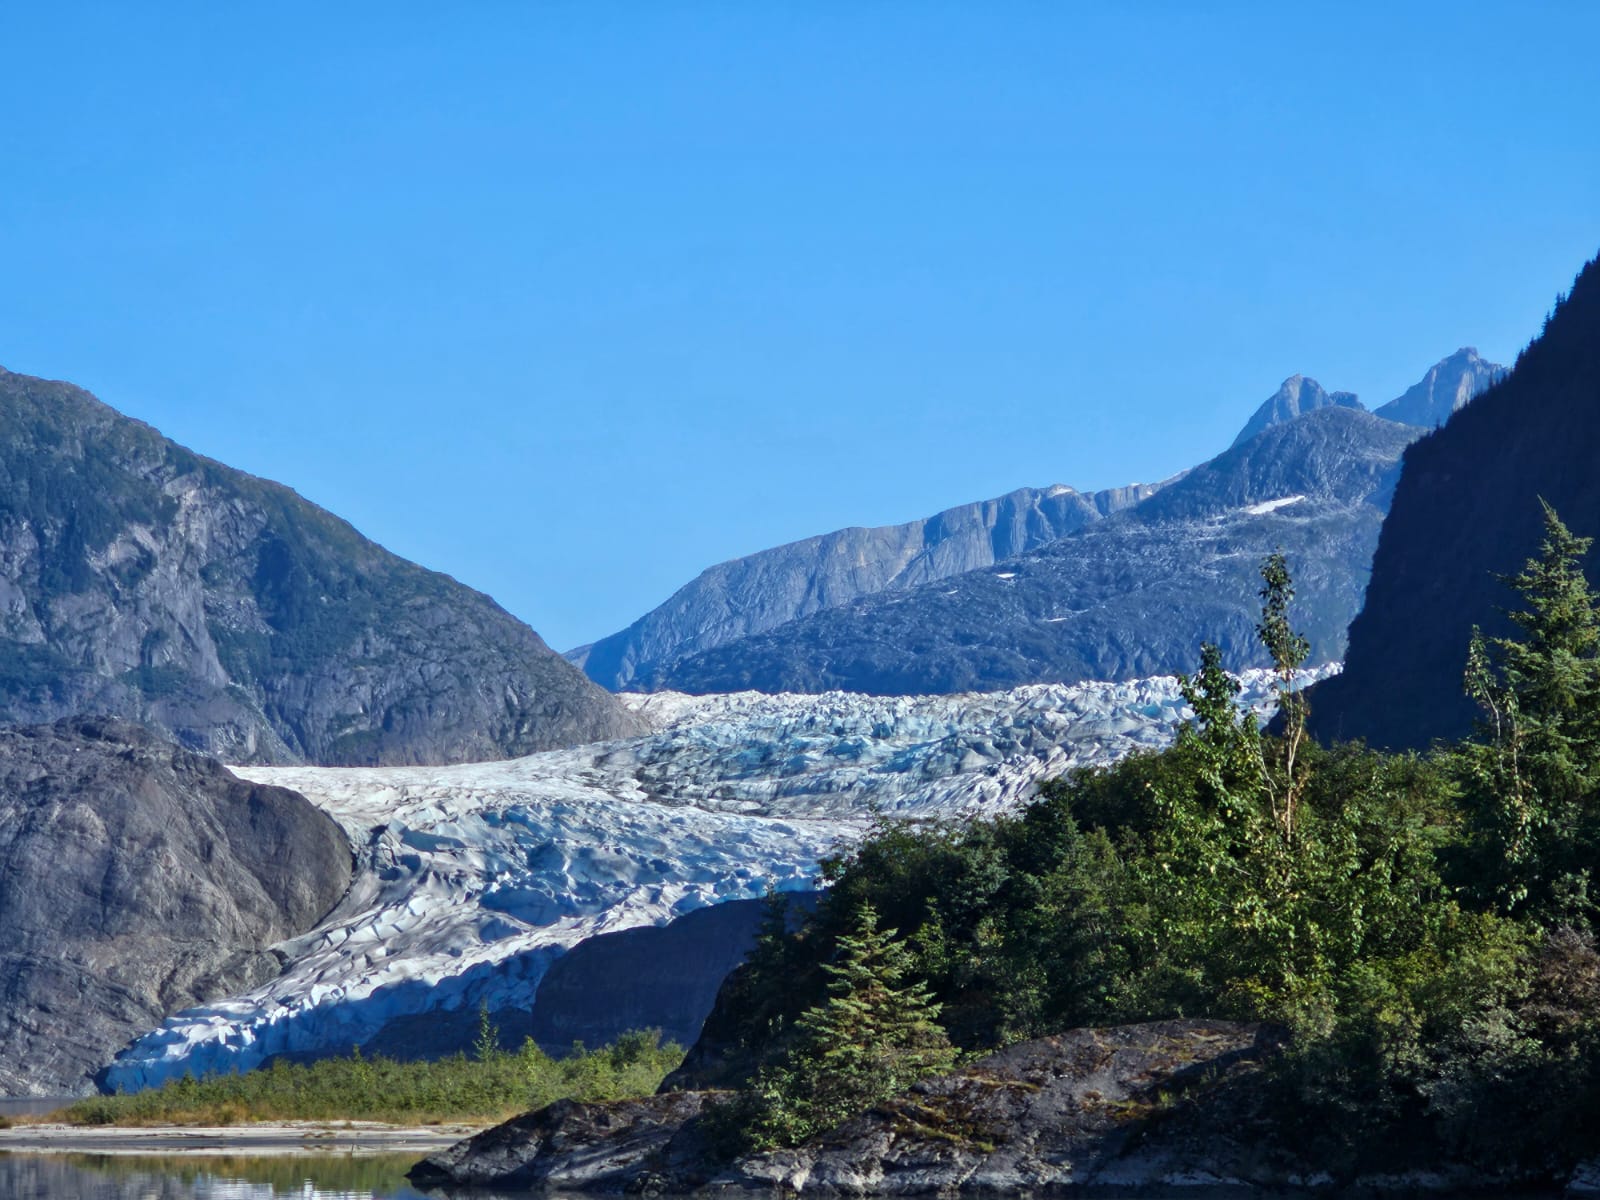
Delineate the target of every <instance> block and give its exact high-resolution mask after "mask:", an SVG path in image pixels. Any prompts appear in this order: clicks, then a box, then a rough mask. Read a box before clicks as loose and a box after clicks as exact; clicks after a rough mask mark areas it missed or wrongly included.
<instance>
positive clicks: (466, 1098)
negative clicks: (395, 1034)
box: [58, 1012, 683, 1125]
mask: <svg viewBox="0 0 1600 1200" xmlns="http://www.w3.org/2000/svg"><path fill="white" fill-rule="evenodd" d="M485 1031H487V1040H486V1039H485ZM493 1035H494V1029H493V1026H491V1025H488V1014H487V1012H485V1013H484V1014H483V1017H482V1024H481V1025H480V1038H479V1041H478V1043H477V1044H476V1045H475V1046H474V1049H473V1055H472V1057H470V1058H469V1057H467V1056H466V1055H461V1054H457V1055H454V1056H452V1057H450V1058H443V1059H437V1060H435V1061H432V1062H406V1063H402V1062H396V1061H394V1060H393V1059H388V1058H364V1057H363V1056H362V1054H361V1051H360V1050H359V1049H356V1050H355V1051H353V1052H352V1054H351V1056H350V1057H349V1058H329V1059H322V1060H320V1061H318V1062H314V1063H310V1064H307V1065H298V1064H292V1063H287V1062H284V1061H283V1060H281V1059H280V1060H278V1061H276V1062H274V1063H273V1064H272V1065H271V1066H269V1067H265V1068H262V1069H260V1070H256V1071H249V1072H246V1073H244V1074H235V1075H214V1076H211V1077H209V1078H206V1079H203V1080H196V1079H194V1078H193V1077H192V1076H189V1075H185V1076H184V1077H183V1078H182V1079H177V1080H173V1081H171V1082H169V1083H167V1084H164V1085H163V1086H162V1087H159V1088H152V1089H150V1090H148V1091H143V1092H136V1093H134V1094H132V1095H117V1096H93V1097H90V1098H89V1099H86V1100H79V1101H77V1102H76V1103H74V1104H71V1105H69V1106H68V1107H66V1108H65V1109H63V1110H62V1111H61V1113H60V1114H58V1116H59V1117H60V1119H62V1120H65V1121H69V1122H72V1123H74V1124H80V1125H155V1124H177V1125H212V1124H222V1125H228V1124H234V1123H236V1122H239V1121H290V1120H293V1121H301V1120H373V1121H391V1122H396V1123H407V1124H423V1123H432V1122H439V1121H484V1122H488V1121H497V1120H503V1119H505V1118H507V1117H510V1116H512V1115H514V1114H516V1113H520V1112H525V1111H527V1110H528V1109H532V1108H541V1107H543V1106H544V1105H546V1104H550V1103H552V1102H554V1101H556V1100H560V1099H565V1098H569V1097H570V1098H573V1099H577V1100H617V1099H622V1098H625V1097H633V1096H646V1095H649V1094H650V1093H652V1092H654V1091H655V1089H656V1088H657V1087H658V1086H659V1085H660V1083H661V1080H662V1079H663V1078H665V1077H666V1075H667V1073H668V1072H669V1071H671V1070H673V1069H674V1068H675V1067H677V1065H678V1064H679V1063H680V1062H682V1061H683V1047H681V1046H678V1045H675V1044H673V1043H671V1042H669V1043H667V1044H666V1045H664V1046H663V1045H660V1044H659V1037H658V1035H657V1034H655V1033H653V1032H640V1033H627V1034H624V1035H622V1037H620V1038H618V1039H617V1041H616V1043H615V1044H614V1045H612V1046H610V1047H606V1048H603V1049H599V1050H585V1049H583V1047H582V1046H574V1047H573V1052H572V1053H571V1054H569V1055H568V1056H566V1057H565V1058H560V1059H556V1058H552V1057H550V1056H549V1055H547V1054H545V1053H544V1052H543V1051H542V1050H540V1049H539V1047H538V1046H537V1045H536V1044H535V1043H534V1042H533V1041H532V1039H529V1040H528V1041H526V1042H524V1043H523V1046H522V1048H521V1049H520V1050H517V1051H505V1050H501V1049H499V1048H498V1046H497V1045H496V1044H495V1043H494V1041H493Z"/></svg>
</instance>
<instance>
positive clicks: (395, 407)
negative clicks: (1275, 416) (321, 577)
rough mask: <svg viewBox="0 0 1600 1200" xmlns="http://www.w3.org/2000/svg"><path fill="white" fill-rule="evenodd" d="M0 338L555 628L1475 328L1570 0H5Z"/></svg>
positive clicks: (1538, 166)
mask: <svg viewBox="0 0 1600 1200" xmlns="http://www.w3.org/2000/svg"><path fill="white" fill-rule="evenodd" d="M0 46H3V47H4V60H3V61H4V66H3V68H0V170H3V176H0V185H3V186H0V264H3V269H4V285H3V287H0V364H4V365H5V366H7V367H9V368H11V369H12V370H17V371H24V372H28V373H31V374H38V375H46V376H51V377H55V378H66V379H71V380H73V381H75V382H78V383H81V384H83V385H84V386H86V387H88V388H90V389H91V390H93V391H94V392H96V393H97V394H98V395H100V396H101V397H102V398H103V399H104V400H106V401H107V402H109V403H111V404H113V405H115V406H116V407H118V408H120V409H122V410H123V411H124V412H127V413H130V414H132V415H135V416H138V417H140V418H142V419H144V420H147V421H150V422H151V423H153V424H154V425H156V426H158V427H159V428H160V429H162V430H163V431H164V432H165V433H167V434H168V435H169V436H172V437H174V438H176V439H177V440H178V441H181V442H184V443H186V444H188V445H190V446H192V447H193V448H195V449H196V450H199V451H201V452H203V453H206V454H209V455H212V456H214V457H216V458H220V459H222V460H224V461H226V462H229V463H232V464H234V465H236V466H239V467H242V468H245V469H247V470H250V471H253V472H256V473H258V474H262V475H267V476H271V477H273V478H276V479H280V480H282V481H284V482H286V483H288V484H290V485H292V486H294V487H295V488H297V489H298V490H299V491H301V492H302V493H303V494H304V495H306V496H308V497H310V498H311V499H313V500H315V501H317V502H318V503H320V504H323V505H325V506H327V507H328V508H330V509H332V510H334V511H335V512H337V513H339V514H341V515H343V516H345V517H347V518H348V519H350V520H351V521H353V522H354V523H355V525H356V526H357V527H358V528H360V529H361V530H362V531H363V532H365V533H367V534H368V535H369V536H372V537H374V538H376V539H377V540H378V541H380V542H382V543H384V544H385V545H387V546H389V547H390V548H391V549H393V550H395V551H397V552H399V553H401V554H404V555H406V556H407V557H410V558H414V559H416V560H418V561H420V562H422V563H425V564H427V565H429V566H432V567H437V568H439V569H441V570H445V571H448V572H450V573H451V574H453V575H455V576H456V577H458V578H460V579H462V580H463V581H465V582H467V583H470V584H472V585H473V586H475V587H478V588H481V589H483V590H485V591H487V592H489V593H491V594H492V595H494V596H495V597H496V598H497V599H499V600H500V601H501V602H502V603H503V604H504V605H505V606H506V607H507V608H509V609H511V610H512V611H513V612H515V613H516V614H517V615H519V616H521V617H523V618H524V619H526V620H527V621H529V622H530V623H531V624H532V625H533V626H534V627H535V628H537V629H538V630H540V632H541V633H543V634H544V635H545V636H546V638H547V640H549V641H550V642H551V643H552V644H554V645H555V646H557V647H558V648H566V647H569V646H572V645H575V644H577V643H579V642H582V641H586V640H589V639H592V638H594V637H596V636H599V635H602V634H605V633H608V632H610V631H612V630H614V629H616V628H619V627H620V626H622V625H624V624H626V623H627V622H628V621H630V620H632V619H633V618H634V617H636V616H638V615H640V614H641V613H642V612H644V611H645V610H647V609H648V608H650V607H652V606H653V605H654V604H656V603H657V602H659V601H660V600H661V599H663V598H665V596H666V595H667V594H669V593H670V592H671V591H672V590H673V589H674V588H675V587H677V586H678V585H679V584H681V583H683V582H684V581H686V580H687V579H689V578H690V577H691V576H693V575H694V574H695V573H696V572H697V571H698V570H700V569H701V568H702V567H704V566H706V565H709V564H710V563H712V562H715V561H718V560H721V559H724V558H728V557H732V556H734V555H738V554H741V553H747V552H749V551H753V550H757V549H760V548H762V547H765V546H769V545H773V544H775V543H778V542H782V541H786V540H790V539H793V538H796V537H801V536H804V535H807V534H810V533H817V532H822V531H825V530H828V529H831V528H836V527H838V526H841V525H850V524H878V523H884V522H892V521H900V520H906V519H909V518H912V517H916V516H921V515H925V514H927V513H930V512H934V511H936V510H938V509H940V508H943V507H946V506H948V505H951V504H955V503H959V502H963V501H966V500H972V499H978V498H980V497H986V496H991V495H996V494H999V493H1001V492H1005V491H1008V490H1010V489H1011V488H1014V487H1018V486H1022V485H1028V484H1034V485H1042V484H1048V483H1054V482H1063V483H1070V484H1073V485H1075V486H1079V487H1085V488H1089V487H1098V486H1105V485H1110V484H1119V483H1126V482H1128V481H1130V480H1134V479H1146V480H1147V479H1154V478H1157V477H1161V476H1164V475H1167V474H1169V473H1171V472H1173V471H1175V470H1178V469H1180V468H1182V467H1185V466H1189V465H1191V464H1193V463H1195V462H1197V461H1199V460H1201V459H1203V458H1205V457H1208V456H1209V455H1210V454H1212V453H1214V452H1216V451H1217V450H1219V449H1221V448H1222V447H1224V446H1226V445H1227V443H1228V441H1229V440H1230V439H1231V438H1232V436H1233V433H1234V432H1235V430H1236V429H1237V427H1238V426H1239V425H1240V424H1242V423H1243V421H1244V420H1245V418H1246V417H1247V416H1248V414H1249V412H1250V411H1251V409H1252V408H1253V407H1254V406H1255V405H1256V404H1257V403H1259V402H1260V401H1261V400H1262V399H1264V398H1265V397H1266V396H1267V395H1268V394H1270V393H1271V392H1272V391H1273V389H1274V388H1275V387H1276V386H1277V384H1278V382H1279V381H1280V380H1281V379H1282V378H1283V377H1285V376H1287V375H1289V374H1292V373H1294V372H1296V371H1300V372H1304V373H1306V374H1310V375H1314V376H1315V377H1316V378H1318V379H1319V380H1321V381H1322V383H1323V384H1324V385H1326V386H1328V387H1330V388H1344V389H1348V390H1353V391H1357V392H1359V393H1360V394H1361V395H1362V397H1363V398H1364V399H1366V400H1367V401H1368V402H1369V403H1379V402H1382V401H1384V400H1388V399H1390V398H1392V397H1393V396H1395V395H1397V394H1399V392H1400V391H1402V390H1403V389H1404V388H1405V387H1406V386H1407V385H1408V384H1409V383H1411V382H1412V381H1413V380H1414V379H1415V378H1417V377H1418V376H1419V375H1420V374H1421V372H1422V371H1423V369H1424V368H1425V367H1426V366H1427V365H1428V364H1429V363H1431V362H1432V361H1433V360H1435V359H1437V358H1439V357H1442V356H1443V355H1445V354H1447V353H1449V352H1450V351H1452V350H1454V349H1455V348H1456V347H1457V346H1459V345H1463V344H1476V345H1477V346H1478V347H1479V348H1480V349H1481V350H1482V351H1483V352H1484V353H1485V354H1486V355H1489V356H1491V357H1495V358H1499V359H1502V360H1508V359H1509V358H1510V357H1511V356H1512V355H1514V354H1515V352H1516V350H1517V349H1518V347H1519V346H1520V345H1521V344H1522V343H1524V342H1525V341H1526V340H1527V339H1528V337H1529V336H1531V334H1532V333H1533V332H1534V331H1535V330H1536V329H1537V326H1538V323H1539V321H1540V319H1541V317H1542V316H1543V314H1544V313H1545V311H1546V310H1547V309H1548V308H1549V306H1550V303H1551V301H1552V299H1553V298H1554V296H1555V294H1556V292H1557V291H1558V290H1561V289H1564V288H1565V287H1566V286H1567V284H1568V283H1569V282H1570V281H1571V278H1572V276H1573V274H1574V273H1575V272H1576V270H1577V269H1578V267H1579V266H1580V264H1581V263H1582V261H1583V260H1584V259H1585V258H1587V257H1589V256H1591V255H1593V254H1594V253H1595V252H1596V251H1597V250H1600V133H1597V129H1600V124H1597V118H1600V70H1596V66H1595V57H1594V56H1595V53H1596V47H1597V46H1600V5H1595V4H1589V3H1571V4H1534V5H1513V4H1509V3H1508V4H1501V5H1494V6H1477V5H1471V4H1461V3H1449V4H1437V5H1426V4H1395V3H1385V4H1376V3H1374V4H1354V5H1352V4H1348V3H1346V4H1330V5H1325V6H1311V5H1268V4H1265V3H1251V4H1239V5H1226V4H1191V3H1171V4H1154V3H1152V4H1143V5H1139V4H1127V5H1123V4H1116V5H1113V4H1110V3H1107V4H1102V5H1095V6H1092V7H1091V6H1088V5H1082V6H1077V5H1070V4H1066V3H1040V4H1007V3H976V2H972V3H964V4H940V3H933V2H930V0H905V2H902V3H893V2H876V3H856V2H851V3H844V2H837V3H827V2H812V3H805V4H801V3H795V4H781V3H747V2H745V0H729V2H727V3H718V2H712V0H706V2H703V3H685V4H675V3H645V2H644V0H637V2H634V3H602V2H597V0H583V2H581V3H572V4H558V3H546V4H532V3H516V4H511V3H505V4H494V3H477V4H465V5H456V4H438V3H429V4H407V3H383V4H376V3H374V4H333V5H329V4H315V5H310V4H307V5H298V4H279V5H260V6H239V5H218V4H195V5H193V6H187V5H180V4H163V3H154V4H148V5H141V4H123V3H117V4H107V5H104V6H89V5H74V4H70V3H61V4H51V5H44V4H27V5H23V4H14V5H7V6H5V8H4V9H3V10H0Z"/></svg>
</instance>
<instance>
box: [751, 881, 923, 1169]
mask: <svg viewBox="0 0 1600 1200" xmlns="http://www.w3.org/2000/svg"><path fill="white" fill-rule="evenodd" d="M894 938H895V931H894V930H880V929H879V928H878V916H877V913H876V912H875V911H874V910H873V908H872V906H871V905H870V904H868V905H863V906H862V908H861V909H860V911H859V914H858V917H857V924H856V927H855V929H854V931H853V932H852V933H850V934H848V935H846V936H844V937H841V938H840V939H839V949H840V961H839V962H838V963H836V964H835V963H827V964H825V965H824V967H823V969H824V970H825V971H826V972H827V973H828V974H829V975H830V976H831V977H832V982H831V983H830V984H829V988H828V990H829V993H830V994H829V996H828V999H827V1000H826V1001H824V1002H823V1003H822V1004H819V1005H816V1006H814V1007H812V1008H809V1009H807V1010H806V1011H805V1012H804V1013H802V1014H801V1016H800V1019H799V1021H798V1022H797V1026H798V1036H797V1037H796V1040H795V1041H794V1043H793V1045H792V1046H791V1048H790V1052H789V1055H788V1058H787V1061H785V1062H784V1063H782V1064H781V1065H775V1066H771V1067H767V1068H763V1069H762V1070H761V1071H760V1072H759V1073H758V1074H757V1075H756V1078H755V1080H754V1081H753V1082H752V1084H751V1087H750V1091H749V1097H748V1100H747V1105H748V1115H747V1120H746V1128H747V1131H748V1137H749V1140H750V1143H751V1144H752V1145H754V1146H758V1147H763V1148H765V1147H771V1146H792V1145H796V1144H798V1143H799V1142H802V1141H804V1140H805V1139H806V1138H807V1137H810V1136H811V1135H812V1134H814V1133H816V1132H818V1131H820V1130H823V1129H831V1128H832V1127H834V1126H835V1125H838V1124H839V1123H840V1122H842V1121H845V1120H847V1119H849V1118H850V1117H852V1116H854V1115H855V1114H857V1113H859V1112H863V1111H865V1110H866V1109H868V1108H870V1107H871V1106H872V1105H873V1104H876V1103H877V1102H878V1101H880V1100H884V1099H886V1098H888V1097H889V1096H893V1095H895V1094H896V1093H897V1092H900V1091H902V1090H904V1089H905V1088H907V1087H909V1086H910V1085H911V1084H913V1083H915V1082H916V1081H917V1080H918V1079H921V1078H923V1077H924V1076H926V1075H931V1074H936V1073H938V1072H939V1071H942V1070H947V1069H949V1067H950V1066H951V1065H952V1064H953V1063H954V1062H955V1049H954V1048H953V1047H952V1046H951V1045H950V1041H949V1039H948V1038H947V1037H946V1036H945V1033H944V1030H943V1029H941V1028H940V1027H939V1025H938V1024H937V1018H938V1016H939V1006H938V1005H937V1004H935V1003H934V1002H933V999H932V996H931V995H930V993H929V992H928V989H927V987H926V985H925V984H922V983H920V982H911V981H909V980H908V976H909V974H910V968H911V955H910V953H909V951H908V950H907V948H906V947H905V945H904V944H903V943H900V942H897V941H895V940H894Z"/></svg>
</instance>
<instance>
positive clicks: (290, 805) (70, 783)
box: [0, 718, 351, 1095]
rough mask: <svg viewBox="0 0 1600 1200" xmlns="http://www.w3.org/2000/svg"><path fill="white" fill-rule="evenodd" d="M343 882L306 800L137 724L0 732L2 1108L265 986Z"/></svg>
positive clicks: (327, 833) (74, 723) (67, 1084)
mask: <svg viewBox="0 0 1600 1200" xmlns="http://www.w3.org/2000/svg"><path fill="white" fill-rule="evenodd" d="M350 875H351V856H350V849H349V844H348V843H347V842H346V840H345V838H344V835H343V834H342V833H341V832H340V830H339V827H338V826H337V825H335V824H334V822H333V821H331V820H330V819H329V818H327V817H326V816H324V815H323V814H322V813H319V812H318V811H317V810H316V809H314V808H313V807H312V806H311V805H310V804H308V803H307V802H306V801H305V800H304V799H303V798H302V797H300V796H298V795H296V794H295V793H293V792H290V791H287V790H285V789H283V788H276V787H267V786H262V785H259V784H249V783H244V782H242V781H241V780H239V779H237V778H235V777H234V776H233V775H231V774H229V772H228V771H227V770H226V769H224V768H223V767H221V766H219V765H218V764H217V763H216V762H214V761H213V760H211V759H209V758H206V757H204V756H202V755H198V754H194V753H191V752H189V751H186V750H182V749H180V748H178V747H177V746H174V745H172V744H171V743H169V742H166V741H164V740H163V739H161V738H159V737H157V736H156V735H154V734H152V733H150V732H149V731H147V730H145V729H142V728H140V727H138V726H135V725H131V724H128V723H126V722H122V721H116V720H109V719H103V718H78V719H75V720H69V721H63V722H61V723H59V724H57V725H53V726H41V727H33V728H27V729H8V730H0V929H3V930H4V931H5V936H4V940H3V942H0V997H3V1002H0V1094H4V1095H61V1094H64V1093H75V1094H76V1093H83V1092H87V1091H90V1090H92V1087H91V1078H92V1077H93V1076H94V1075H95V1073H96V1072H98V1071H99V1070H100V1069H101V1068H102V1067H104V1066H105V1065H106V1063H108V1062H109V1061H110V1059H111V1057H112V1055H113V1054H114V1053H115V1052H116V1051H117V1050H118V1049H120V1048H121V1047H122V1046H123V1045H124V1044H125V1043H126V1042H127V1041H128V1040H129V1039H130V1038H131V1037H132V1036H133V1035H135V1034H138V1033H141V1032H143V1031H144V1030H146V1029H149V1028H151V1027H152V1026H154V1025H156V1024H159V1023H160V1021H161V1020H162V1018H164V1017H165V1016H166V1015H167V1014H168V1013H170V1012H173V1011H174V1010H176V1009H180V1008H185V1007H188V1006H190V1005H193V1004H195V1003H198V1002H200V1001H203V1000H209V999H212V998H214V997H217V996H221V995H226V994H228V993H230V992H234V991H238V990H241V989H243V988H247V987H250V986H253V985H255V984H258V983H261V982H262V981H264V980H266V979H269V978H271V977H273V976H275V975H276V974H277V973H278V971H279V969H280V967H281V962H280V960H279V958H278V957H277V955H276V954H275V953H274V951H273V949H272V947H273V945H274V943H277V942H280V941H282V940H283V939H285V938H288V937H291V936H293V935H295V934H297V933H301V932H304V931H305V930H306V929H308V928H310V927H311V926H312V925H314V924H316V922H317V921H318V920H319V919H320V918H321V917H322V916H323V914H324V913H326V912H327V911H328V910H329V909H330V908H332V907H333V905H334V904H335V902H337V901H338V899H339V897H340V896H341V895H342V894H343V892H344V890H345V888H346V887H347V886H348V884H349V882H350Z"/></svg>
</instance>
